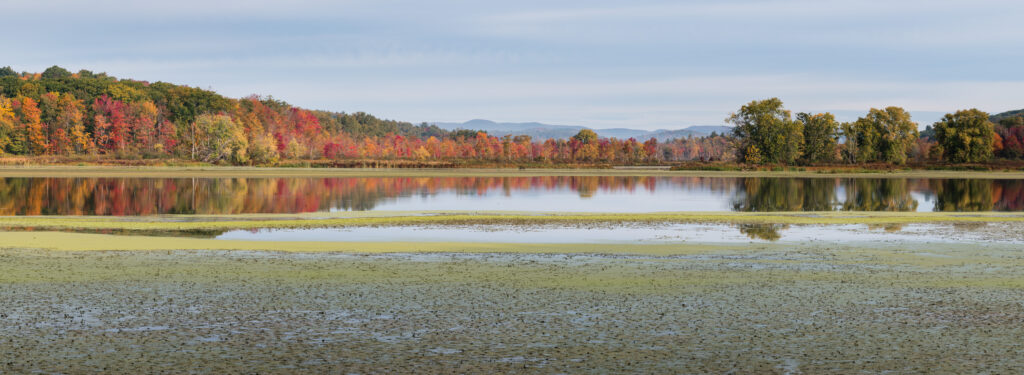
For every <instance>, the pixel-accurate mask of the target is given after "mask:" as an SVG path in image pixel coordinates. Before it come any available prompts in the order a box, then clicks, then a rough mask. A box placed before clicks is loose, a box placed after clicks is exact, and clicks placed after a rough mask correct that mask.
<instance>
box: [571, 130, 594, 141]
mask: <svg viewBox="0 0 1024 375" xmlns="http://www.w3.org/2000/svg"><path fill="white" fill-rule="evenodd" d="M572 138H573V139H575V140H577V141H580V143H582V144H585V145H589V144H591V143H594V142H597V133H595V132H594V131H593V130H590V129H583V130H580V132H579V133H576V135H574V136H572Z"/></svg>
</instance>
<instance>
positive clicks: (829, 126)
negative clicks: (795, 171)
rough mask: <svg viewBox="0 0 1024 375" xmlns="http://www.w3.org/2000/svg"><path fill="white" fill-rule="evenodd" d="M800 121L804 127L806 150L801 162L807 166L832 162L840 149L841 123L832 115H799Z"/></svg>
mask: <svg viewBox="0 0 1024 375" xmlns="http://www.w3.org/2000/svg"><path fill="white" fill-rule="evenodd" d="M796 118H797V120H798V121H800V122H801V123H803V125H804V148H803V152H802V156H801V157H800V160H801V162H803V163H805V164H812V163H822V162H831V161H833V160H835V158H836V151H837V148H838V147H839V122H837V121H836V117H835V116H834V115H832V114H831V113H818V114H814V115H812V114H810V113H799V114H797V115H796Z"/></svg>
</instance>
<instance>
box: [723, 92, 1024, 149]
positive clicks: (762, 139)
mask: <svg viewBox="0 0 1024 375" xmlns="http://www.w3.org/2000/svg"><path fill="white" fill-rule="evenodd" d="M1021 119H1022V117H1019V116H1018V117H1009V118H1006V119H1004V120H1002V121H1003V122H1005V125H1001V126H1000V127H999V128H998V129H997V128H996V126H995V125H994V124H993V123H992V122H991V121H990V120H989V115H988V114H987V113H985V112H982V111H979V110H977V109H969V110H962V111H957V112H956V113H951V114H946V115H945V116H944V117H943V119H942V120H941V121H939V122H936V123H935V124H934V125H933V126H929V127H928V128H927V129H926V130H925V131H924V132H923V133H919V132H918V130H917V123H915V122H913V121H912V120H911V118H910V113H908V112H907V111H905V110H904V109H903V108H900V107H886V108H884V109H876V108H872V109H870V110H869V111H868V113H867V114H866V115H865V116H863V117H860V118H858V119H857V120H856V121H853V122H848V123H840V122H837V121H836V119H835V116H834V115H833V114H831V113H818V114H809V113H799V114H797V115H796V118H795V119H794V118H793V117H792V115H791V114H790V112H789V111H787V110H786V109H785V108H783V105H782V101H781V100H779V99H778V98H771V99H766V100H755V101H752V102H750V103H748V104H746V105H744V106H742V107H740V110H739V111H738V112H736V113H734V114H732V115H730V116H729V118H727V119H726V121H728V122H730V123H732V124H733V125H734V126H735V127H734V128H733V134H732V135H733V138H734V151H735V153H736V156H737V158H738V159H739V160H740V161H743V162H746V163H753V164H805V165H806V164H815V163H828V162H835V161H840V160H841V161H845V162H848V163H879V162H880V163H889V164H904V163H906V162H907V160H908V159H910V158H914V159H917V160H925V159H933V160H945V161H949V162H954V163H976V162H985V161H988V160H990V159H991V158H992V156H993V155H994V154H996V153H998V154H999V155H1000V156H1003V157H1012V158H1016V157H1020V156H1018V155H1020V154H1021V153H1018V152H1020V151H1024V150H1021V146H1020V141H1021V135H1024V126H1022V125H1021V124H1020V122H1022V120H1021ZM996 130H998V132H997V131H996ZM1007 139H1012V140H1011V141H1010V142H1009V143H1012V144H1013V145H1014V146H1013V147H1014V148H1013V151H1007V144H1008V142H1007V141H1006V140H1007Z"/></svg>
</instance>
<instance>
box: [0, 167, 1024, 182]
mask: <svg viewBox="0 0 1024 375" xmlns="http://www.w3.org/2000/svg"><path fill="white" fill-rule="evenodd" d="M540 176H613V177H615V176H621V177H633V176H636V177H806V178H985V179H1024V171H957V170H857V171H850V172H840V171H814V170H806V171H795V170H790V171H705V170H678V171H672V170H666V169H664V168H660V167H625V168H611V169H580V168H566V169H558V168H551V169H548V168H527V169H518V168H508V169H504V168H449V169H439V168H282V167H124V166H80V167H73V166H63V165H60V166H50V165H47V166H3V167H0V177H138V178H148V177H152V178H157V177H165V178H175V177H177V178H189V177H195V178H245V177H259V178H273V177H540Z"/></svg>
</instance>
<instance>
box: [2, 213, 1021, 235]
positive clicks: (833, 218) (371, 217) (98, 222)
mask: <svg viewBox="0 0 1024 375" xmlns="http://www.w3.org/2000/svg"><path fill="white" fill-rule="evenodd" d="M185 219H187V220H188V221H183V220H185ZM987 222H1024V213H1021V212H1011V213H997V212H981V213H964V212H774V213H747V212H664V213H634V214H623V213H523V212H477V213H474V212H445V213H437V212H393V213H387V212H380V213H376V214H362V213H356V214H354V215H349V214H348V213H334V214H324V215H320V216H319V217H318V216H311V215H309V214H294V215H288V214H283V215H268V216H263V215H218V216H199V217H196V216H190V215H166V216H144V217H108V216H11V217H0V228H8V229H35V230H93V231H95V230H112V231H167V232H195V231H224V230H239V229H297V228H344V227H372V226H465V225H507V226H531V225H615V224H633V223H640V224H644V223H712V224H797V225H813V224H869V225H886V224H911V223H987Z"/></svg>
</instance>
